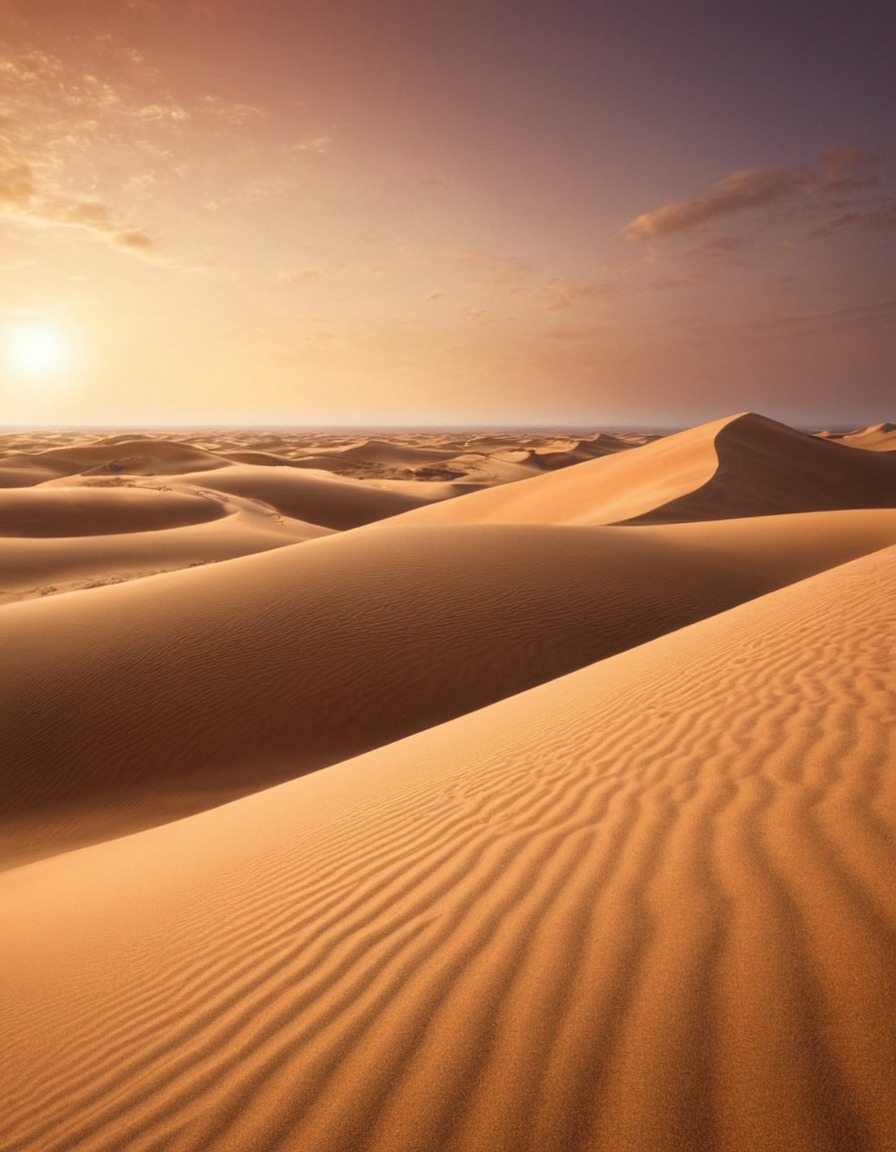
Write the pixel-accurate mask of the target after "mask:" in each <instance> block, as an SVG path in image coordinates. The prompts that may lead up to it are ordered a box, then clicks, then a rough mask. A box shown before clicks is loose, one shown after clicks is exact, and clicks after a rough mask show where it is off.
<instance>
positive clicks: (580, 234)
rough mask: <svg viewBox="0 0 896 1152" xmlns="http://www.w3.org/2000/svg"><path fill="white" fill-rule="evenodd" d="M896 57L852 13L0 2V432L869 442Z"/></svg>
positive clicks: (654, 6)
mask: <svg viewBox="0 0 896 1152" xmlns="http://www.w3.org/2000/svg"><path fill="white" fill-rule="evenodd" d="M782 9H783V10H784V11H782ZM894 58H896V16H894V10H893V8H892V6H891V5H889V4H885V3H882V2H879V0H857V2H856V3H854V4H851V5H844V4H842V3H833V2H829V0H815V2H814V3H812V4H808V3H806V4H794V5H782V4H780V2H776V3H771V0H767V2H764V3H751V4H746V3H743V4H740V3H734V4H732V5H719V4H718V3H717V2H713V3H710V0H699V2H688V0H683V2H682V3H681V4H677V5H670V4H668V3H666V2H664V3H659V2H658V0H656V2H654V0H651V2H644V0H631V2H630V3H626V4H621V3H615V2H614V3H602V2H600V0H589V2H587V3H586V2H585V0H576V2H571V0H557V2H556V3H552V4H551V5H548V4H545V3H533V2H511V0H480V2H478V3H474V2H472V0H455V2H454V3H452V4H448V3H444V2H435V0H416V2H413V3H412V2H411V0H364V2H361V0H329V2H326V3H325V2H319V0H312V2H307V3H306V2H300V0H293V2H290V0H258V2H256V3H250V2H249V0H182V2H179V3H174V2H172V0H67V2H66V3H65V4H62V3H59V2H58V0H0V268H2V278H0V341H2V346H0V373H2V375H0V402H2V408H0V423H3V424H27V423H36V424H71V423H78V424H104V425H122V424H141V423H142V424H163V423H172V424H189V423H194V424H233V423H254V424H272V423H281V424H284V423H285V424H326V425H329V424H344V423H347V424H358V425H365V424H366V425H369V424H382V425H393V424H412V425H414V424H416V425H420V424H461V425H475V424H478V423H486V422H487V423H498V424H503V425H509V426H516V425H534V424H549V425H561V424H576V425H590V426H601V425H611V424H618V423H631V424H637V423H645V422H646V423H656V424H682V425H683V424H687V423H694V422H697V421H699V420H702V419H711V418H715V417H718V416H721V415H725V414H728V413H731V412H735V411H742V410H746V409H755V410H759V411H763V412H765V413H767V414H768V415H771V416H775V417H777V418H779V419H784V420H789V421H791V422H796V423H800V422H802V423H810V424H811V423H819V424H823V423H835V422H844V423H851V422H853V423H861V422H867V421H871V420H880V419H885V418H893V417H894V397H896V386H894V380H893V369H892V365H893V363H894V352H896V340H894V318H896V283H894V278H896V244H894V237H896V175H894V172H896V160H894V157H896V152H894V147H893V144H894V141H893V129H892V126H893V124H894V122H896V121H894V116H893V112H894V108H896V84H894V80H893V75H894V69H893V68H892V60H893V59H894Z"/></svg>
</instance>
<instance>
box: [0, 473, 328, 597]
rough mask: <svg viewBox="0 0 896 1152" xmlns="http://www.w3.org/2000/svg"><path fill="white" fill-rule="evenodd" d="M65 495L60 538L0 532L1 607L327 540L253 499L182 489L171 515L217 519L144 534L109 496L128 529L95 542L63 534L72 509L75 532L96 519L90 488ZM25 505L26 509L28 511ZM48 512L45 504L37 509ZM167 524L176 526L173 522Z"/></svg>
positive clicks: (322, 531)
mask: <svg viewBox="0 0 896 1152" xmlns="http://www.w3.org/2000/svg"><path fill="white" fill-rule="evenodd" d="M55 491H59V490H55ZM64 491H65V493H67V498H68V499H69V500H70V501H71V503H70V504H69V505H66V506H64V507H62V508H57V511H59V512H60V514H59V515H58V516H56V517H55V519H54V521H53V525H52V526H53V527H55V529H56V530H57V531H58V532H60V533H61V534H60V535H57V536H54V537H46V538H35V537H32V538H30V539H28V540H27V543H25V542H23V541H22V540H21V539H17V538H16V537H14V536H8V537H7V536H4V535H3V534H2V533H0V604H4V603H9V602H13V601H16V600H22V599H28V598H30V597H34V596H46V595H53V594H55V593H57V592H63V591H69V590H73V589H76V588H82V589H83V588H95V587H99V586H101V585H103V584H110V583H113V584H114V583H119V582H121V581H122V580H131V579H135V578H137V577H141V576H147V575H152V574H155V573H158V572H170V571H174V570H177V569H180V568H188V567H194V566H197V565H200V564H211V563H215V562H217V561H220V560H231V559H233V558H234V557H236V556H247V555H251V554H253V553H255V552H265V551H268V550H269V549H271V548H283V547H284V546H286V545H290V544H298V543H300V542H301V541H303V540H313V539H316V538H317V537H319V536H327V535H329V534H330V533H329V530H328V529H327V528H320V527H318V526H317V525H315V524H304V523H302V522H301V521H299V520H290V519H284V518H283V517H281V516H279V515H278V514H277V513H275V512H273V510H272V509H268V508H265V507H264V506H263V505H261V504H259V503H258V502H257V501H254V500H242V499H240V498H238V497H235V496H228V497H226V498H219V500H218V501H214V500H209V499H205V500H203V501H199V500H197V498H196V496H195V495H190V489H189V488H186V489H185V491H186V492H187V494H188V500H191V501H192V504H190V503H187V502H184V501H183V497H181V501H182V502H181V503H176V502H175V504H174V508H175V509H178V510H183V509H184V508H185V507H186V508H191V509H192V508H199V509H200V511H201V513H202V515H206V514H207V510H208V508H209V507H212V508H217V509H218V513H219V517H218V519H216V520H209V521H207V522H206V523H201V522H197V523H192V524H185V525H182V526H180V527H167V526H165V525H164V523H162V524H157V525H156V526H155V527H154V528H153V531H152V532H151V533H146V532H145V531H138V530H136V529H135V526H134V520H135V517H134V515H133V505H132V504H130V503H129V502H128V501H127V500H123V501H121V502H118V497H117V496H116V497H115V500H116V504H115V508H116V513H117V515H118V517H119V519H120V521H121V527H122V528H127V529H128V530H126V531H118V532H115V533H112V534H110V535H102V536H80V535H79V536H75V535H73V534H71V535H70V534H67V533H68V532H69V531H70V528H69V524H70V519H71V516H70V513H71V511H72V509H75V510H76V511H75V519H76V520H77V526H79V527H82V528H83V527H84V526H85V519H86V517H85V512H89V513H90V514H91V515H93V516H95V517H96V515H97V512H98V509H97V507H96V505H95V504H91V501H90V499H85V500H81V493H82V492H86V493H87V494H88V496H89V494H90V493H91V492H96V491H97V490H96V489H84V488H80V489H71V490H64ZM116 491H120V490H116ZM182 491H183V490H182ZM38 492H41V494H42V493H43V490H31V491H30V492H29V496H30V495H38ZM3 495H4V494H3V493H2V492H0V508H2V507H3ZM28 507H29V511H33V505H30V504H29V506H28ZM160 507H161V508H168V509H169V510H170V508H171V502H170V497H168V496H166V497H165V498H163V500H162V501H161V504H160ZM47 510H48V509H47V507H46V506H44V508H43V511H44V512H46V511H47ZM138 519H139V518H138ZM170 519H171V518H169V521H168V522H169V523H170ZM174 519H175V521H176V517H174ZM200 519H201V518H200ZM93 524H94V526H95V527H107V526H108V525H107V521H106V520H105V519H104V518H103V517H102V516H99V517H97V518H96V519H95V520H94V521H93ZM45 526H46V527H49V525H45Z"/></svg>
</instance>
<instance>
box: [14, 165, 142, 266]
mask: <svg viewBox="0 0 896 1152" xmlns="http://www.w3.org/2000/svg"><path fill="white" fill-rule="evenodd" d="M0 215H3V216H6V217H8V218H12V219H17V220H21V221H23V222H25V223H28V224H31V225H37V226H41V227H59V228H76V229H80V230H82V231H85V232H88V233H90V234H91V235H93V236H95V237H97V238H98V239H101V240H104V241H105V242H106V243H108V244H110V245H111V246H112V247H113V248H118V249H121V250H122V251H124V252H129V253H131V254H133V255H135V256H141V257H142V258H144V259H151V260H154V259H156V258H157V253H156V249H155V245H154V244H153V241H152V238H151V237H150V236H149V235H147V234H146V233H145V232H141V231H139V230H136V229H134V228H132V227H130V226H129V225H128V224H127V223H126V222H125V221H124V220H121V219H119V218H118V217H117V216H116V215H115V214H114V212H112V210H111V209H110V208H109V207H108V206H107V205H105V204H102V203H100V202H99V201H97V200H78V199H74V198H70V197H65V196H60V195H57V194H54V193H52V192H48V191H46V190H44V189H42V188H41V186H40V183H39V180H38V179H37V177H36V176H35V173H34V171H33V169H32V167H31V165H30V164H28V163H27V162H26V161H25V159H24V158H23V157H22V156H20V155H18V154H17V153H16V152H15V151H14V150H13V149H11V148H10V147H9V146H8V145H4V146H0Z"/></svg>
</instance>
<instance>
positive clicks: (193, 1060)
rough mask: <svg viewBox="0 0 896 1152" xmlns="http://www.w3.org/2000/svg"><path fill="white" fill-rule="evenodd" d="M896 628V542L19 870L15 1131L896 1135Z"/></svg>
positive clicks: (228, 1135) (238, 1140)
mask: <svg viewBox="0 0 896 1152" xmlns="http://www.w3.org/2000/svg"><path fill="white" fill-rule="evenodd" d="M894 651H896V549H892V548H891V549H888V550H886V551H883V552H879V553H877V554H875V555H873V556H869V557H866V558H864V559H861V560H858V561H855V562H853V563H850V564H848V565H845V566H843V567H839V568H837V569H835V570H833V571H830V572H827V573H824V574H822V575H819V576H816V577H813V578H811V579H809V580H807V581H805V582H803V583H800V584H798V585H795V586H793V587H790V588H787V589H783V590H779V591H777V592H774V593H772V594H770V595H769V596H766V597H763V598H761V599H759V600H756V601H754V602H752V603H750V604H746V605H741V606H739V607H737V608H734V609H732V610H731V611H729V612H726V613H723V614H721V615H719V616H716V617H714V618H713V619H710V620H705V621H702V622H700V623H698V624H695V625H692V626H691V627H689V628H686V629H683V630H681V631H679V632H676V633H675V634H672V635H669V636H665V637H662V638H660V639H658V640H656V641H654V642H652V643H650V644H647V645H644V646H642V647H640V648H638V649H635V650H632V651H630V652H626V653H623V654H621V655H619V656H616V657H614V658H613V659H611V660H607V661H604V662H602V663H600V664H597V665H594V666H592V667H589V668H586V669H583V670H581V671H579V672H576V673H574V674H572V675H571V676H568V677H565V678H563V679H560V680H556V681H554V682H552V683H550V684H546V685H543V686H541V687H539V688H536V689H534V690H532V691H531V692H528V693H526V694H524V695H521V696H518V697H515V698H513V699H511V700H507V701H504V702H502V703H499V704H496V705H494V706H492V707H490V708H488V709H485V710H483V711H480V712H478V713H475V714H472V715H469V716H465V717H462V718H460V719H458V720H456V721H454V722H452V723H450V724H447V725H445V726H443V727H441V728H438V729H433V730H430V731H428V732H425V733H421V734H419V735H417V736H414V737H411V738H409V739H407V740H405V741H402V742H401V743H400V744H396V745H393V746H391V747H388V748H383V749H380V750H378V751H376V752H372V753H370V754H368V755H366V756H364V757H361V758H360V759H357V760H354V761H350V762H346V763H343V764H340V765H337V766H334V767H332V768H331V769H329V770H327V771H325V772H322V773H318V774H316V775H315V776H311V777H307V778H305V779H303V780H298V781H294V782H292V783H290V784H286V785H283V786H281V787H279V788H277V789H275V790H272V791H270V792H267V793H262V794H258V795H256V796H253V797H249V798H246V799H244V800H241V801H238V802H236V803H234V804H231V805H228V806H226V807H224V808H220V809H217V810H216V811H214V812H208V813H204V814H202V815H199V816H195V817H193V818H191V819H189V820H185V821H182V822H179V823H176V824H172V825H168V826H166V827H163V828H158V829H154V830H152V831H149V832H146V833H142V834H139V835H136V836H133V837H129V838H126V839H124V840H120V841H117V842H113V843H107V844H103V845H98V846H96V847H94V848H90V849H85V850H83V851H80V852H76V853H72V854H69V855H67V856H65V857H62V858H59V859H56V860H47V861H43V862H41V863H38V864H35V865H32V866H30V867H27V868H22V869H19V870H17V871H14V872H11V873H7V874H6V875H5V876H3V877H0V906H2V920H3V923H4V930H5V933H6V935H7V939H8V942H9V946H8V947H7V948H5V949H4V950H3V952H2V954H0V973H2V979H0V989H2V992H0V995H2V996H3V997H4V1006H3V1010H4V1021H5V1026H6V1043H5V1044H4V1046H3V1050H2V1053H0V1070H2V1075H3V1078H4V1083H5V1085H6V1087H7V1098H6V1105H5V1107H4V1109H3V1112H2V1114H0V1133H2V1135H0V1141H5V1142H6V1143H5V1144H4V1146H6V1147H15V1148H17V1149H19V1150H20V1152H38V1150H39V1152H61V1150H62V1149H63V1148H64V1149H67V1150H71V1152H75V1150H88V1149H89V1150H99V1149H108V1148H111V1147H122V1148H125V1147H126V1148H128V1149H129V1150H131V1149H133V1150H134V1152H149V1149H155V1148H161V1147H165V1148H171V1149H176V1150H177V1152H188V1150H195V1152H199V1150H200V1149H221V1150H223V1149H227V1150H228V1152H241V1150H243V1149H245V1150H248V1149H254V1148H277V1149H286V1150H297V1152H298V1150H301V1152H349V1150H351V1152H395V1150H396V1149H452V1150H458V1152H459V1150H461V1149H463V1150H475V1152H486V1150H488V1152H491V1150H493V1149H501V1150H502V1152H517V1150H520V1152H522V1150H523V1149H525V1150H534V1149H550V1148H557V1149H560V1148H562V1149H564V1150H570V1152H579V1150H581V1152H584V1150H585V1149H594V1148H608V1149H651V1150H660V1152H665V1150H668V1152H673V1150H675V1152H678V1150H680V1149H682V1148H688V1149H692V1148H693V1149H697V1148H699V1149H706V1150H708V1152H715V1150H717V1149H718V1150H720V1152H721V1150H722V1149H724V1150H726V1152H729V1150H730V1152H754V1150H755V1149H758V1148H762V1149H773V1150H779V1149H780V1150H783V1149H785V1148H787V1149H796V1150H799V1152H810V1150H811V1152H842V1150H843V1149H847V1148H849V1149H859V1148H860V1149H862V1150H863V1152H886V1150H887V1149H889V1148H891V1147H892V1146H893V1144H894V1141H896V1107H894V1105H896V1095H894V1093H896V1086H894V1082H893V1077H892V1068H893V1060H894V1056H896V1040H894V1037H896V951H894V935H896V897H894V890H893V885H892V875H893V868H894V865H896V847H894V843H896V841H894V833H896V815H894V813H896V772H894V771H892V769H893V768H894V767H896V729H894V727H893V725H892V722H891V721H892V716H893V714H894V709H896V675H894V673H896V669H894V658H893V653H894ZM63 942H64V956H65V960H64V963H60V946H61V944H62V943H63Z"/></svg>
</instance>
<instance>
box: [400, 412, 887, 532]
mask: <svg viewBox="0 0 896 1152" xmlns="http://www.w3.org/2000/svg"><path fill="white" fill-rule="evenodd" d="M893 504H896V457H889V456H888V455H887V454H886V453H881V452H878V453H870V452H858V451H855V450H854V449H845V448H844V447H843V445H841V444H838V443H835V442H831V441H826V440H824V439H819V438H818V437H815V436H810V435H808V434H806V433H803V432H798V431H796V430H795V429H793V428H789V427H788V426H787V425H785V424H779V423H778V422H777V421H775V420H770V419H768V418H767V417H765V416H759V415H756V414H755V413H752V412H746V413H741V414H740V415H738V416H730V417H728V418H726V419H724V420H717V421H714V422H713V423H710V424H703V425H701V426H699V427H697V428H691V429H688V430H687V431H685V432H678V433H675V434H674V435H671V436H664V437H662V438H661V439H659V440H655V441H653V442H652V443H648V444H644V445H641V446H639V447H635V448H631V449H629V450H627V451H624V452H621V453H618V454H616V455H610V456H604V457H601V458H599V459H596V460H591V461H587V462H585V463H581V464H575V465H573V466H571V467H569V468H564V469H563V470H562V471H560V472H557V473H548V474H546V475H541V476H535V477H532V478H530V479H527V480H520V481H519V482H518V483H516V484H513V485H508V486H504V487H500V488H492V489H488V490H486V491H483V492H473V493H470V494H468V495H465V496H462V497H458V498H457V499H456V500H452V501H449V502H446V503H443V504H437V505H431V506H429V507H427V508H422V509H417V510H415V511H413V512H408V513H406V514H404V515H403V516H402V518H401V519H402V522H405V523H408V524H411V523H414V524H534V523H554V524H558V523H563V524H654V523H673V522H674V523H678V522H686V521H691V520H723V519H729V518H731V517H735V516H766V515H782V514H787V513H793V512H819V511H829V510H838V509H846V508H881V507H889V506H892V505H893Z"/></svg>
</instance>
